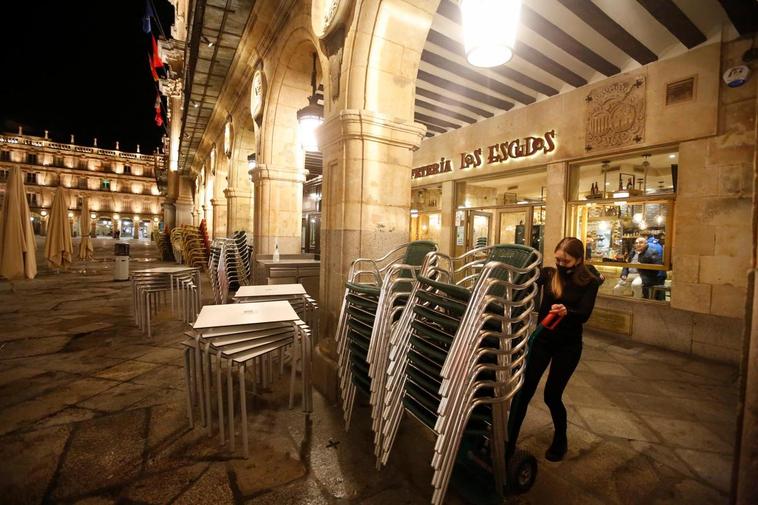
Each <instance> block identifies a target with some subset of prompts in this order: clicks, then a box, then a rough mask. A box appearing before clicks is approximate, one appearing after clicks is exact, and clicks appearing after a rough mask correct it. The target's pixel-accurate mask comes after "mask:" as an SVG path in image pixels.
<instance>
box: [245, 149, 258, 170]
mask: <svg viewBox="0 0 758 505" xmlns="http://www.w3.org/2000/svg"><path fill="white" fill-rule="evenodd" d="M257 166H258V160H257V155H256V154H255V153H253V154H248V155H247V168H248V170H255V167H257Z"/></svg>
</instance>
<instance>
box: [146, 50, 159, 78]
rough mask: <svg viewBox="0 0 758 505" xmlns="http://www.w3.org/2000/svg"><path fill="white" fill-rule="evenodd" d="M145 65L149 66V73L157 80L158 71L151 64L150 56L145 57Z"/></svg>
mask: <svg viewBox="0 0 758 505" xmlns="http://www.w3.org/2000/svg"><path fill="white" fill-rule="evenodd" d="M147 66H148V67H150V73H151V74H152V75H153V80H154V81H155V82H158V80H159V77H158V72H156V71H155V67H154V66H153V62H152V61H151V59H150V56H148V57H147Z"/></svg>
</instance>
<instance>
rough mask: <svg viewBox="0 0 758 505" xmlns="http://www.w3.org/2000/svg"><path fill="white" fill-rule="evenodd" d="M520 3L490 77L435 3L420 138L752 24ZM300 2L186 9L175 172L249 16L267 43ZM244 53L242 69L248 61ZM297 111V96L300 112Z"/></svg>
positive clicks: (690, 11) (658, 7) (671, 12)
mask: <svg viewBox="0 0 758 505" xmlns="http://www.w3.org/2000/svg"><path fill="white" fill-rule="evenodd" d="M522 1H523V5H522V13H521V22H520V27H519V32H518V36H517V41H516V44H515V47H514V56H513V58H512V60H511V61H510V62H509V63H507V64H505V65H502V66H500V67H495V68H492V69H482V68H476V67H473V66H471V65H470V64H468V63H467V61H466V57H465V54H464V49H463V37H462V27H461V20H460V12H459V9H458V6H457V5H456V4H457V0H441V1H440V4H439V8H438V10H437V13H436V14H435V16H434V19H433V22H432V26H431V29H430V30H429V33H428V36H427V40H426V44H425V46H424V50H423V52H422V55H421V62H420V65H419V70H418V78H417V82H416V98H415V119H416V121H418V122H420V123H422V124H424V125H426V127H427V136H434V135H438V134H440V133H445V132H447V131H451V130H454V129H457V128H460V127H462V126H466V125H468V124H472V123H476V122H478V121H481V120H483V119H487V118H489V117H492V116H495V115H497V114H501V113H503V112H506V111H508V110H510V109H512V108H517V107H522V106H524V105H528V104H531V103H534V102H537V101H540V100H543V99H545V98H548V97H550V96H553V95H556V94H559V93H564V92H568V91H571V90H573V89H575V88H577V87H581V86H584V85H586V84H588V83H592V82H595V81H599V80H602V79H605V78H607V77H609V76H613V75H615V74H618V73H621V72H627V71H630V70H634V69H635V68H639V67H640V66H642V65H645V64H647V63H650V62H653V61H656V60H659V59H665V58H670V57H674V56H677V55H679V54H681V53H683V52H686V51H687V50H689V49H692V48H694V47H696V46H698V45H701V44H704V43H709V42H717V41H719V40H721V39H722V38H724V39H726V40H730V39H733V38H735V37H737V36H738V32H739V33H745V32H748V31H750V30H751V29H755V27H754V24H755V21H752V22H745V21H744V20H743V19H740V17H739V14H738V13H736V12H735V10H734V9H735V7H734V5H735V2H731V1H726V0H723V1H719V0H636V1H634V0H624V1H618V0H522ZM300 3H302V4H303V5H305V4H306V3H308V2H306V1H302V2H300V1H298V0H289V1H283V2H281V3H271V4H262V3H261V2H260V0H258V1H257V2H256V0H198V1H196V2H195V5H196V12H195V15H194V16H193V20H192V27H191V29H190V33H191V36H190V38H191V40H190V43H189V44H188V46H189V54H188V68H187V73H186V75H185V82H186V83H187V88H186V90H187V93H186V95H185V102H184V111H183V114H184V118H183V128H182V139H181V146H180V160H179V165H180V167H182V168H183V169H184V170H188V169H190V168H191V167H193V166H198V165H199V164H200V161H201V160H198V159H195V157H196V156H197V155H198V150H199V149H200V150H201V151H202V149H203V147H202V145H201V144H202V141H203V136H204V134H205V133H206V130H207V128H208V127H209V122H210V121H211V119H212V117H214V109H215V108H216V107H217V105H218V101H219V97H220V96H221V95H222V93H225V91H224V87H225V86H226V85H228V81H229V79H230V75H231V74H232V73H234V72H235V68H236V66H235V65H237V63H235V61H236V60H235V58H236V59H237V60H240V54H239V53H240V48H242V47H243V46H246V44H241V40H242V38H243V34H244V32H245V29H246V25H247V23H248V21H249V17H250V15H251V12H252V11H253V10H254V8H255V11H256V12H258V11H259V10H261V9H263V7H264V6H268V7H269V8H267V9H266V12H267V13H268V11H271V13H269V14H274V17H273V18H271V19H272V20H276V21H275V22H271V23H268V25H267V28H266V30H265V34H264V38H265V37H271V36H272V34H271V32H273V33H276V32H277V30H278V29H279V28H281V26H282V25H283V24H284V23H285V22H286V19H287V18H289V16H290V15H291V14H292V13H291V12H290V11H289V10H287V9H291V8H294V5H296V4H300ZM284 6H289V7H286V8H285V7H284ZM283 8H285V10H284V11H282V9H283ZM725 9H726V10H725ZM260 14H261V13H259V15H260ZM278 14H283V16H280V17H278V18H277V17H276V15H278ZM254 15H255V14H254ZM743 17H744V16H743ZM746 25H747V26H746ZM263 42H265V41H263ZM268 44H270V42H268ZM248 45H249V44H248ZM248 49H249V48H248ZM243 53H244V54H242V60H245V61H246V60H247V58H250V57H251V56H252V55H250V54H247V53H245V51H243ZM242 60H240V61H242ZM233 66H235V67H234V68H232V67H233ZM235 79H236V78H235ZM322 89H323V88H321V90H322ZM321 90H320V92H319V95H320V96H319V98H320V99H321V100H320V101H322V100H323V96H321V95H322V93H323V91H321ZM224 96H225V95H224ZM306 102H307V100H306V99H305V97H304V98H303V104H302V105H305V103H306ZM322 103H323V102H322ZM206 147H207V146H206ZM202 152H205V151H202ZM318 161H319V160H309V159H307V160H306V165H311V166H310V167H308V166H307V167H306V168H307V169H309V170H310V171H311V173H312V175H314V176H315V175H318V174H319V173H320V170H318V167H317V166H320V163H318Z"/></svg>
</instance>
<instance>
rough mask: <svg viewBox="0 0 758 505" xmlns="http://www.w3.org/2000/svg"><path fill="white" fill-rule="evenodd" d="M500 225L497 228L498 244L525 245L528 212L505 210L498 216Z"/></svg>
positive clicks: (523, 210)
mask: <svg viewBox="0 0 758 505" xmlns="http://www.w3.org/2000/svg"><path fill="white" fill-rule="evenodd" d="M498 219H499V221H500V225H499V227H498V231H499V233H500V234H499V236H498V240H497V243H498V244H522V245H525V244H526V237H527V234H528V232H529V230H527V228H529V227H530V226H529V220H528V212H527V211H526V209H519V210H506V211H502V212H500V213H499V215H498Z"/></svg>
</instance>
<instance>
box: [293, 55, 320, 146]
mask: <svg viewBox="0 0 758 505" xmlns="http://www.w3.org/2000/svg"><path fill="white" fill-rule="evenodd" d="M311 88H312V89H313V93H312V94H311V96H309V97H308V105H306V106H305V107H303V108H302V109H300V110H299V111H297V124H298V129H299V130H300V143H301V144H302V146H303V149H304V150H305V151H308V152H314V151H318V150H319V149H318V141H317V140H316V128H318V127H319V126H321V123H323V122H324V106H323V105H320V104H319V103H318V96H316V53H313V70H312V72H311Z"/></svg>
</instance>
